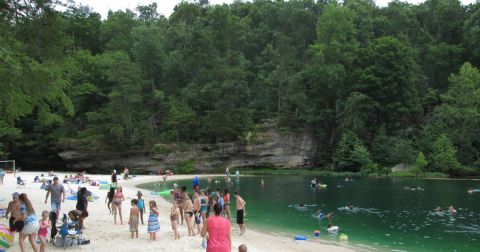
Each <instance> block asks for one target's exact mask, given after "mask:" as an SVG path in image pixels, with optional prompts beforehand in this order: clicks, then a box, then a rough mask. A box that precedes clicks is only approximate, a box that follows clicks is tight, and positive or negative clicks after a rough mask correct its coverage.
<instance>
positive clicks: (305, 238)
mask: <svg viewBox="0 0 480 252" xmlns="http://www.w3.org/2000/svg"><path fill="white" fill-rule="evenodd" d="M295 240H297V241H305V240H307V237H306V236H305V235H295Z"/></svg>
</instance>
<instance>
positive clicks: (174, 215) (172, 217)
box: [170, 202, 180, 240]
mask: <svg viewBox="0 0 480 252" xmlns="http://www.w3.org/2000/svg"><path fill="white" fill-rule="evenodd" d="M179 215H180V208H179V207H178V205H177V203H175V202H173V205H172V210H171V211H170V221H171V222H172V230H173V234H174V236H175V238H174V239H175V240H178V239H180V234H179V233H178V229H177V225H178V216H179Z"/></svg>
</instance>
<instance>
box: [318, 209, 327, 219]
mask: <svg viewBox="0 0 480 252" xmlns="http://www.w3.org/2000/svg"><path fill="white" fill-rule="evenodd" d="M317 218H318V219H320V220H323V219H325V214H324V213H323V212H322V209H318V210H317Z"/></svg>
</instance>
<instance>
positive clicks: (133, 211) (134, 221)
mask: <svg viewBox="0 0 480 252" xmlns="http://www.w3.org/2000/svg"><path fill="white" fill-rule="evenodd" d="M131 204H132V208H130V219H128V225H130V232H131V233H132V239H133V237H134V235H135V238H138V216H139V213H140V210H139V209H138V207H137V204H138V201H137V200H136V199H133V200H132V201H131Z"/></svg>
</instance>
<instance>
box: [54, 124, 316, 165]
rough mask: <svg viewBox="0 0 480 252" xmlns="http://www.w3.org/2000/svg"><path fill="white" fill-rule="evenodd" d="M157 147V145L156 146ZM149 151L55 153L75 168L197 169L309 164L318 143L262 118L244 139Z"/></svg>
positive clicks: (310, 136)
mask: <svg viewBox="0 0 480 252" xmlns="http://www.w3.org/2000/svg"><path fill="white" fill-rule="evenodd" d="M155 147H158V148H155ZM155 147H154V148H153V150H152V151H151V152H128V153H122V154H114V153H108V152H95V153H87V152H80V151H78V150H65V151H63V152H61V153H59V154H58V155H59V156H60V157H61V158H62V159H63V160H64V161H65V162H66V164H67V166H68V167H69V168H72V169H78V170H89V171H92V170H107V169H108V170H110V169H112V168H119V167H123V166H128V167H130V168H133V169H141V170H147V171H156V170H157V169H158V167H162V168H173V167H175V166H176V164H177V163H178V162H180V161H186V160H188V161H191V162H192V163H193V165H194V167H195V169H196V170H198V171H200V172H212V171H215V170H217V171H220V170H223V169H224V168H225V167H227V166H228V167H265V166H269V167H272V166H274V167H309V166H312V165H313V160H314V157H315V155H316V153H317V148H318V146H317V143H316V141H315V137H314V135H313V133H312V132H311V131H309V130H303V131H301V132H282V131H279V130H278V129H277V128H276V127H275V123H274V122H273V121H270V120H269V121H264V122H263V123H262V124H259V125H257V127H256V128H255V130H253V131H252V132H249V133H248V134H247V136H246V137H245V139H244V140H242V141H237V142H229V143H218V144H178V145H177V144H168V145H166V144H159V145H157V146H155Z"/></svg>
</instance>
